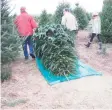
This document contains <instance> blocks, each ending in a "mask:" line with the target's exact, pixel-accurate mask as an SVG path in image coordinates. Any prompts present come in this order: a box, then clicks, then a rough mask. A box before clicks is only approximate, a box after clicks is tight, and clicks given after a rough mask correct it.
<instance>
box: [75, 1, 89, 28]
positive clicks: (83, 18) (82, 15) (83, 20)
mask: <svg viewBox="0 0 112 110" xmlns="http://www.w3.org/2000/svg"><path fill="white" fill-rule="evenodd" d="M73 12H74V14H75V16H76V18H77V21H78V25H79V29H84V28H85V27H86V26H87V24H88V18H87V14H86V11H85V10H84V9H83V8H81V7H80V6H79V4H78V3H77V4H76V8H75V9H74V10H73Z"/></svg>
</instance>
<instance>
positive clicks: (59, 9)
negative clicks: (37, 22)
mask: <svg viewBox="0 0 112 110" xmlns="http://www.w3.org/2000/svg"><path fill="white" fill-rule="evenodd" d="M65 8H69V9H70V5H69V4H68V3H60V4H59V5H58V6H57V8H56V11H55V14H54V22H55V23H56V24H60V23H61V19H62V16H63V9H65Z"/></svg>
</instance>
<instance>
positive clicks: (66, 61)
mask: <svg viewBox="0 0 112 110" xmlns="http://www.w3.org/2000/svg"><path fill="white" fill-rule="evenodd" d="M74 36H75V35H74ZM74 36H69V35H68V34H67V33H66V32H65V29H64V28H63V27H62V26H61V25H55V24H54V25H46V26H45V27H40V28H39V31H38V33H37V34H36V35H35V36H34V38H33V42H34V47H35V53H36V56H38V57H39V58H41V60H42V63H43V64H44V66H45V68H46V69H48V70H50V71H51V72H52V73H54V74H55V75H60V76H62V75H68V74H71V73H74V72H75V70H76V68H75V67H76V65H75V64H76V61H77V60H76V59H77V57H76V53H75V51H74Z"/></svg>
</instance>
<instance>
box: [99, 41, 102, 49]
mask: <svg viewBox="0 0 112 110" xmlns="http://www.w3.org/2000/svg"><path fill="white" fill-rule="evenodd" d="M99 49H100V50H101V49H102V43H101V42H99Z"/></svg>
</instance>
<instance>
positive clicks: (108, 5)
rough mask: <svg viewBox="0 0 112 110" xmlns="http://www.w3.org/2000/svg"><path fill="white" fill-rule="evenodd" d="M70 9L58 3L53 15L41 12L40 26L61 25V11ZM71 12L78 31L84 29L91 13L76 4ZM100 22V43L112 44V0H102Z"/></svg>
mask: <svg viewBox="0 0 112 110" xmlns="http://www.w3.org/2000/svg"><path fill="white" fill-rule="evenodd" d="M64 8H69V9H71V7H70V5H69V4H68V3H60V4H59V5H58V6H57V9H56V11H55V13H54V15H51V14H48V13H47V12H46V10H44V11H42V13H41V15H40V17H39V22H40V25H45V24H46V23H49V22H50V23H51V22H54V23H59V24H60V23H61V17H62V16H63V9H64ZM71 12H72V13H73V14H74V15H75V16H76V18H77V21H78V24H79V29H85V28H86V27H87V25H88V22H89V20H90V19H91V17H92V14H91V13H88V12H86V11H85V10H84V9H83V8H82V7H80V5H79V4H78V3H77V4H76V8H74V9H73V10H72V9H71ZM100 16H101V21H102V23H101V24H102V26H101V27H102V41H103V42H105V43H112V0H104V5H103V8H102V12H100Z"/></svg>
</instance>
